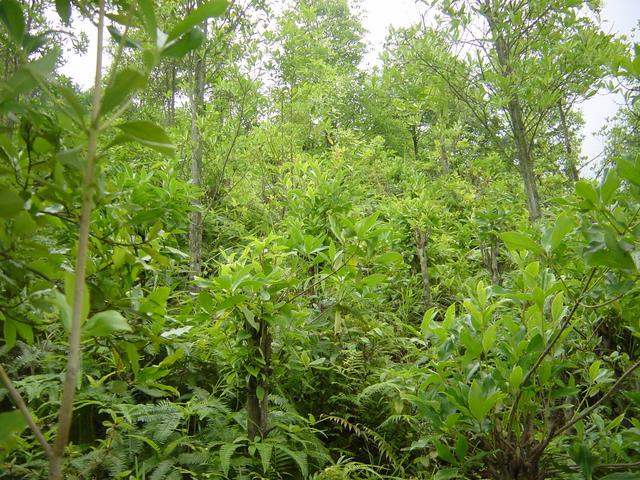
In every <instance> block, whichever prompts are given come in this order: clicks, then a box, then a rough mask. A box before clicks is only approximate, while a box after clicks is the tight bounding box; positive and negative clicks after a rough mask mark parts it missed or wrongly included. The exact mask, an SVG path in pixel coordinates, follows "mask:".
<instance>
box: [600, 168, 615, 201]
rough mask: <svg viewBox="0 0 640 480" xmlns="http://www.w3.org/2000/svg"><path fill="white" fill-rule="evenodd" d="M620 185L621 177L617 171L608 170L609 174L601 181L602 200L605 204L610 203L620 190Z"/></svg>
mask: <svg viewBox="0 0 640 480" xmlns="http://www.w3.org/2000/svg"><path fill="white" fill-rule="evenodd" d="M619 186H620V177H619V176H618V174H617V172H616V171H615V170H613V169H609V170H607V174H606V175H605V177H604V178H603V179H602V182H601V183H600V187H599V190H600V200H601V201H602V203H603V204H605V205H606V204H608V203H609V201H610V200H611V199H612V198H613V195H614V194H615V193H616V191H617V190H618V187H619Z"/></svg>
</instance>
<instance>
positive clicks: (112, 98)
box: [100, 68, 147, 115]
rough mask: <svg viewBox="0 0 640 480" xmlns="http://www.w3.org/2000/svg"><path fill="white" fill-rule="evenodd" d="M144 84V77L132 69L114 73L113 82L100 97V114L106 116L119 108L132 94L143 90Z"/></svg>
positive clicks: (145, 81)
mask: <svg viewBox="0 0 640 480" xmlns="http://www.w3.org/2000/svg"><path fill="white" fill-rule="evenodd" d="M146 83H147V80H146V78H145V76H144V75H143V74H142V73H141V72H139V71H138V70H136V69H134V68H125V69H124V70H121V71H119V72H118V73H116V75H115V77H114V79H113V82H112V83H111V85H109V86H108V87H107V88H106V90H105V92H104V96H103V97H102V106H101V107H100V114H101V115H106V114H108V113H109V112H111V111H112V110H113V109H114V108H116V107H119V106H120V105H121V104H122V103H124V101H125V100H126V99H127V98H129V96H130V95H131V94H132V93H133V92H135V91H136V90H140V89H142V88H144V86H145V85H146Z"/></svg>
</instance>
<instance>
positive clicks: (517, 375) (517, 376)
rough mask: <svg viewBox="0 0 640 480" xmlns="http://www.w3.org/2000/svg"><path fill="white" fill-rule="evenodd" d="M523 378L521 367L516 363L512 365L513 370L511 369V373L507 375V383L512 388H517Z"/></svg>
mask: <svg viewBox="0 0 640 480" xmlns="http://www.w3.org/2000/svg"><path fill="white" fill-rule="evenodd" d="M523 378H524V372H523V370H522V367H521V366H520V365H516V366H515V367H513V370H511V375H509V385H510V386H511V388H513V389H514V390H515V389H517V388H518V387H519V386H520V384H521V383H522V379H523Z"/></svg>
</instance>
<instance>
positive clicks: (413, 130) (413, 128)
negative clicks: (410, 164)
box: [409, 125, 420, 161]
mask: <svg viewBox="0 0 640 480" xmlns="http://www.w3.org/2000/svg"><path fill="white" fill-rule="evenodd" d="M409 130H410V131H411V141H412V143H413V159H414V160H415V161H418V154H419V149H420V140H419V139H418V128H417V127H416V126H415V125H411V126H410V127H409Z"/></svg>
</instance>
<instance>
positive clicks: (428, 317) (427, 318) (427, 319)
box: [420, 307, 437, 334]
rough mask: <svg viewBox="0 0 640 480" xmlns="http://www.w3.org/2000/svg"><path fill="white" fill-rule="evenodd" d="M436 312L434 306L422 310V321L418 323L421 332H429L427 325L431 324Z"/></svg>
mask: <svg viewBox="0 0 640 480" xmlns="http://www.w3.org/2000/svg"><path fill="white" fill-rule="evenodd" d="M436 313H437V309H436V307H431V308H430V309H429V310H427V311H426V312H424V315H423V316H422V323H421V324H420V330H421V331H422V333H423V334H424V333H427V332H429V327H430V326H431V322H433V318H434V317H435V316H436Z"/></svg>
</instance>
